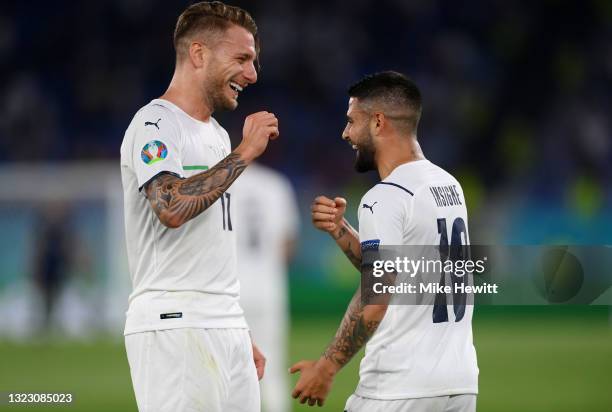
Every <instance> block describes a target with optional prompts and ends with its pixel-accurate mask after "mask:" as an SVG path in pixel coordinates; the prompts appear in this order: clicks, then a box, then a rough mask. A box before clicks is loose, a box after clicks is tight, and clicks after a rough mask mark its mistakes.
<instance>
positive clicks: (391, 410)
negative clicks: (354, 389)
mask: <svg viewBox="0 0 612 412" xmlns="http://www.w3.org/2000/svg"><path fill="white" fill-rule="evenodd" d="M344 411H345V412H475V411H476V395H472V394H466V395H451V396H436V397H433V398H412V399H397V400H390V401H385V400H380V399H369V398H362V397H361V396H359V395H355V394H353V395H351V396H350V397H349V398H348V400H347V401H346V406H345V407H344Z"/></svg>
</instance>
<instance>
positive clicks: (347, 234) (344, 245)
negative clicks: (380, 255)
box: [330, 218, 361, 271]
mask: <svg viewBox="0 0 612 412" xmlns="http://www.w3.org/2000/svg"><path fill="white" fill-rule="evenodd" d="M330 234H331V236H332V237H333V238H334V240H335V241H336V244H337V245H338V247H339V248H340V249H341V250H342V251H343V252H344V254H345V255H346V257H347V258H348V259H349V260H350V261H351V263H352V264H353V266H355V267H356V268H357V269H358V270H359V271H361V245H360V243H359V234H358V233H357V231H356V230H355V229H354V228H353V227H352V226H351V224H350V223H349V222H348V221H347V220H346V219H345V218H342V222H340V225H339V227H338V228H337V229H336V230H334V231H333V232H332V233H330Z"/></svg>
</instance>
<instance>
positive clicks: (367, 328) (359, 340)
mask: <svg viewBox="0 0 612 412" xmlns="http://www.w3.org/2000/svg"><path fill="white" fill-rule="evenodd" d="M386 310H387V306H386V305H367V306H364V305H363V303H362V299H361V287H359V288H358V289H357V291H356V292H355V295H354V296H353V298H352V299H351V302H350V304H349V306H348V308H347V310H346V313H345V314H344V317H343V318H342V322H341V323H340V327H339V328H338V331H337V332H336V335H335V336H334V339H333V340H332V342H331V343H330V344H329V346H328V347H327V349H326V350H325V352H324V353H323V356H322V359H324V360H326V361H327V363H329V367H330V371H333V372H335V371H337V370H339V369H340V368H342V367H343V366H344V365H346V364H347V363H348V362H349V361H350V360H351V359H352V358H353V356H355V354H356V353H357V352H359V350H360V349H361V348H362V347H363V346H365V344H366V343H367V341H368V340H369V339H370V338H371V337H372V335H373V334H374V332H376V329H377V328H378V325H379V324H380V322H381V321H382V319H383V317H384V316H385V313H386Z"/></svg>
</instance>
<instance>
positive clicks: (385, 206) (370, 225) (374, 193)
mask: <svg viewBox="0 0 612 412" xmlns="http://www.w3.org/2000/svg"><path fill="white" fill-rule="evenodd" d="M358 216H359V241H360V242H361V248H362V250H363V249H364V248H365V249H368V248H375V249H377V248H378V246H379V245H380V246H382V245H401V244H402V243H403V232H404V218H405V199H404V198H403V194H401V193H399V194H398V193H395V192H394V191H393V190H389V188H386V187H380V186H376V187H374V188H373V189H371V190H370V191H369V192H368V193H366V194H365V196H364V197H363V198H362V199H361V204H360V205H359V212H358Z"/></svg>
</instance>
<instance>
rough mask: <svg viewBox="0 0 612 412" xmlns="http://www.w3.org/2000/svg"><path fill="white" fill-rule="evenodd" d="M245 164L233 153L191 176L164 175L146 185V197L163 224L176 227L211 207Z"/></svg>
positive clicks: (242, 169)
mask: <svg viewBox="0 0 612 412" xmlns="http://www.w3.org/2000/svg"><path fill="white" fill-rule="evenodd" d="M246 166H247V163H246V162H245V161H244V160H242V159H241V158H240V156H239V155H238V154H236V153H230V154H229V156H227V157H226V158H225V159H223V160H221V161H220V162H219V163H217V164H216V165H215V166H214V167H213V168H212V169H210V170H208V171H206V172H203V173H198V174H197V175H194V176H191V177H190V178H188V179H179V178H177V177H175V176H172V175H169V174H162V175H160V176H159V177H157V178H155V179H154V180H153V181H152V182H151V183H149V185H148V186H147V187H146V188H145V190H146V194H147V198H148V199H149V202H150V203H151V206H152V207H153V210H154V211H155V214H156V215H157V216H158V217H159V219H160V220H161V221H162V222H163V223H168V226H170V227H177V226H180V225H181V224H182V223H184V222H187V221H188V220H190V219H193V218H194V217H196V216H197V215H199V214H200V213H202V212H203V211H205V210H206V209H208V208H209V207H210V205H212V204H213V203H214V202H215V201H216V200H217V199H218V198H219V197H220V196H221V195H222V194H223V192H225V191H226V190H227V189H228V188H229V187H230V185H231V184H232V183H233V182H234V180H236V178H237V177H238V176H240V174H241V173H242V172H243V171H244V169H245V168H246Z"/></svg>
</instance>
